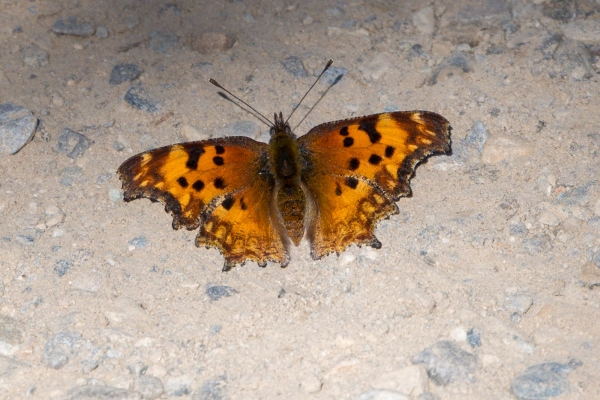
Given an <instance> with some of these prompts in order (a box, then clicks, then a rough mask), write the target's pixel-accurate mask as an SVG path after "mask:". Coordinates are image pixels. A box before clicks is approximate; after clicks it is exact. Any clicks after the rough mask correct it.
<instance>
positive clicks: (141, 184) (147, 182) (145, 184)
mask: <svg viewBox="0 0 600 400" xmlns="http://www.w3.org/2000/svg"><path fill="white" fill-rule="evenodd" d="M140 175H141V174H140ZM140 175H138V176H136V177H135V178H134V180H137V178H139V177H140ZM149 183H150V181H149V180H145V181H143V182H140V187H146V186H148V184H149Z"/></svg>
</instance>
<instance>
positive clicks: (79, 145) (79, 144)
mask: <svg viewBox="0 0 600 400" xmlns="http://www.w3.org/2000/svg"><path fill="white" fill-rule="evenodd" d="M93 144H94V141H93V140H91V139H88V138H87V136H85V135H82V134H81V133H79V132H75V131H74V130H71V129H69V128H65V129H63V130H62V132H61V133H60V135H59V136H58V142H57V143H56V151H58V152H59V153H64V154H66V155H67V157H69V158H73V159H75V158H77V157H80V156H82V155H83V154H84V153H85V152H86V150H87V149H89V148H90V147H91V145H93Z"/></svg>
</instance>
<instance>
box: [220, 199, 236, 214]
mask: <svg viewBox="0 0 600 400" xmlns="http://www.w3.org/2000/svg"><path fill="white" fill-rule="evenodd" d="M234 203H235V199H234V198H233V197H232V196H229V197H227V198H226V199H225V200H223V202H222V203H221V205H222V206H223V208H224V209H226V210H227V211H229V210H231V207H233V204H234Z"/></svg>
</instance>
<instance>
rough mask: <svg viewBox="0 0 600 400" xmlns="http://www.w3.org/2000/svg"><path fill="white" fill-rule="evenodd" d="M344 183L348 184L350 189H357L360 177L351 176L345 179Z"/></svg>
mask: <svg viewBox="0 0 600 400" xmlns="http://www.w3.org/2000/svg"><path fill="white" fill-rule="evenodd" d="M344 183H345V184H346V186H348V187H349V188H350V189H356V187H357V186H358V179H356V178H354V177H352V176H349V177H347V178H346V180H345V181H344Z"/></svg>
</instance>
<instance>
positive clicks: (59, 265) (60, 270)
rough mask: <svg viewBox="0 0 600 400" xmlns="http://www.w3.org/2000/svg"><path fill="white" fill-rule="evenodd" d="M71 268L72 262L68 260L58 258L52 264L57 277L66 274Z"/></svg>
mask: <svg viewBox="0 0 600 400" xmlns="http://www.w3.org/2000/svg"><path fill="white" fill-rule="evenodd" d="M71 268H73V263H72V262H71V261H69V260H59V261H57V262H56V264H54V271H56V273H57V274H58V276H59V277H62V276H64V275H65V274H67V273H68V272H69V271H70V270H71Z"/></svg>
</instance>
